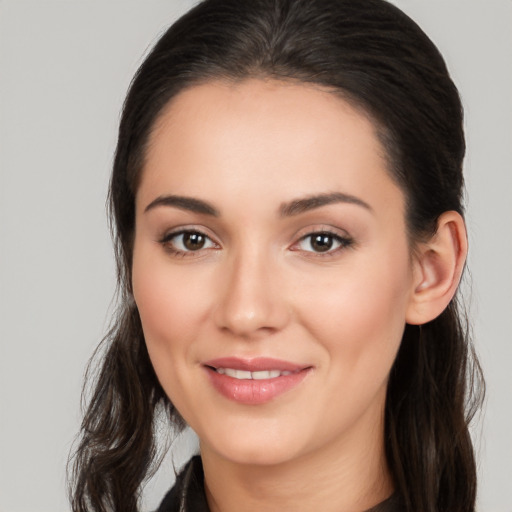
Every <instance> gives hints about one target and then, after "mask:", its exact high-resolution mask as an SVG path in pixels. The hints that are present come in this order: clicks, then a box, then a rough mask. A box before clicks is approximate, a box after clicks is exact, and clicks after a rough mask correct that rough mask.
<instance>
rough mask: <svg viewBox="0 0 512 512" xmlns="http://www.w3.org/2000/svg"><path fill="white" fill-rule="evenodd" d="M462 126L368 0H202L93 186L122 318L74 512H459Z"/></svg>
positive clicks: (419, 44) (153, 57)
mask: <svg viewBox="0 0 512 512" xmlns="http://www.w3.org/2000/svg"><path fill="white" fill-rule="evenodd" d="M463 156H464V136H463V131H462V108H461V105H460V101H459V98H458V94H457V90H456V88H455V86H454V84H453V83H452V81H451V79H450V77H449V75H448V72H447V70H446V67H445V64H444V62H443V59H442V57H441V56H440V54H439V53H438V51H437V49H436V48H435V46H434V45H433V44H432V43H431V41H430V40H429V39H428V38H427V37H426V36H425V34H424V33H423V32H422V31H421V30H420V29H419V28H418V27H417V26H416V25H415V24H414V22H412V21H411V20H410V19H409V18H407V17H406V16H405V15H404V14H403V13H401V12H400V11H399V10H398V9H397V8H395V7H393V6H392V5H390V4H388V3H387V2H384V1H382V0H360V1H354V0H350V1H348V0H257V1H251V2H239V1H238V0H206V1H204V2H202V3H200V4H199V5H198V6H197V7H195V8H194V9H192V10H191V11H190V12H189V13H188V14H186V15H185V16H184V17H183V18H181V19H180V20H179V21H178V22H176V23H175V24H174V25H173V26H172V27H171V28H170V29H169V30H168V31H167V32H166V33H165V34H164V36H163V37H162V38H161V39H160V41H159V42H158V43H157V44H156V46H155V47H154V49H153V50H152V51H151V53H150V54H149V55H148V57H147V58H146V60H145V62H144V63H143V64H142V66H141V68H140V69H139V71H138V73H137V75H136V77H135V79H134V81H133V83H132V85H131V87H130V91H129V93H128V96H127V99H126V102H125V106H124V112H123V117H122V119H121V125H120V131H119V139H118V146H117V151H116V158H115V162H114V169H113V174H112V179H111V188H110V207H111V216H112V220H113V227H114V233H115V240H116V248H117V260H118V270H119V276H118V277H119V286H120V290H121V303H120V310H119V314H118V317H117V319H116V322H115V324H114V327H113V329H112V331H111V333H110V335H109V336H108V347H107V348H106V352H105V354H104V355H103V356H102V357H103V360H102V363H101V364H102V366H101V371H100V372H99V375H98V378H97V382H96V388H95V391H94V394H93V396H92V399H91V401H90V404H89V407H88V410H87V413H86V416H85V419H84V423H83V429H82V440H81V444H80V446H79V448H78V451H77V454H76V457H75V466H74V468H75V473H74V477H75V480H74V489H73V510H75V511H85V510H120V511H121V510H122V511H131V510H136V509H137V498H138V496H139V492H140V486H141V483H142V481H143V480H144V478H145V477H146V476H147V475H148V474H149V472H150V470H151V467H152V464H153V463H154V459H155V438H154V432H155V423H156V420H157V418H158V415H159V414H160V413H163V414H165V415H166V416H167V417H168V419H169V420H170V424H171V426H175V427H178V428H181V427H182V426H183V425H184V424H185V423H186V424H189V425H190V426H191V427H192V428H193V429H194V430H195V432H196V433H197V434H198V437H199V440H200V447H201V454H200V458H195V459H193V460H192V461H191V463H190V464H189V465H188V466H187V467H186V468H185V469H184V470H183V472H182V474H181V475H180V476H179V477H178V481H177V484H176V485H175V487H174V489H173V490H172V491H171V492H170V493H169V494H168V495H167V496H166V498H165V499H164V501H163V502H162V505H161V507H160V510H161V511H164V510H211V511H222V512H227V511H231V510H234V509H237V510H239V509H240V508H241V509H243V510H245V511H252V510H293V511H301V510H304V511H305V510H313V509H314V508H318V509H321V510H326V511H331V510H332V511H363V510H370V509H372V510H382V511H384V510H389V511H408V512H413V511H415V512H417V511H432V512H433V511H450V512H452V511H461V512H462V511H473V510H474V506H475V494H476V477H475V461H474V456H473V449H472V445H471V440H470V437H469V433H468V423H469V421H470V419H471V416H472V414H473V412H474V410H475V408H476V407H477V406H478V403H479V400H478V396H479V395H478V393H476V394H474V391H475V390H476V391H478V389H479V387H478V386H479V382H480V374H479V370H478V365H477V364H475V363H474V359H473V357H472V349H471V345H470V343H469V340H468V339H467V335H466V332H465V329H464V320H463V317H462V316H461V314H460V313H459V312H458V309H457V302H456V299H455V298H454V297H455V293H456V290H457V287H458V284H459V281H460V278H461V274H462V271H463V268H464V262H465V257H466V252H467V241H466V232H465V226H464V220H463V216H462V215H463V206H462V203H461V196H462V185H463V179H462V160H463Z"/></svg>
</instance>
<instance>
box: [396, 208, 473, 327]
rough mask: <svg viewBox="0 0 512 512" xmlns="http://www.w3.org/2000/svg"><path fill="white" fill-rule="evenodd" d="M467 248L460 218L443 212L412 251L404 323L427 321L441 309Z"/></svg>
mask: <svg viewBox="0 0 512 512" xmlns="http://www.w3.org/2000/svg"><path fill="white" fill-rule="evenodd" d="M467 251H468V241H467V234H466V226H465V224H464V219H463V218H462V216H461V215H460V214H459V213H457V212H455V211H448V212H444V213H443V214H442V215H441V216H440V217H439V219H438V221H437V230H436V233H435V234H434V235H433V236H432V238H431V239H430V240H428V241H426V242H420V243H419V244H418V246H417V248H416V250H415V254H414V256H413V257H414V262H413V265H414V269H413V290H412V294H411V298H410V301H409V305H408V308H407V315H406V322H407V323H409V324H415V325H421V324H424V323H427V322H429V321H430V320H433V319H434V318H436V317H438V316H439V315H440V314H441V313H442V312H443V311H444V310H445V308H446V307H447V306H448V304H449V303H450V301H451V300H452V298H453V296H454V295H455V292H456V291H457V287H458V285H459V281H460V278H461V275H462V271H463V269H464V263H465V261H466V254H467Z"/></svg>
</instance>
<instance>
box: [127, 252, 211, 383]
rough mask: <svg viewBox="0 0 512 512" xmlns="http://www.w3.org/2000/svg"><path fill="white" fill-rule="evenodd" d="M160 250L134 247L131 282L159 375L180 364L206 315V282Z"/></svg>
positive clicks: (152, 358) (150, 351) (146, 338)
mask: <svg viewBox="0 0 512 512" xmlns="http://www.w3.org/2000/svg"><path fill="white" fill-rule="evenodd" d="M155 252H157V251H154V249H153V251H151V250H148V251H145V250H144V248H143V247H142V248H140V249H138V248H137V246H136V249H135V251H134V259H133V270H132V284H133V294H134V298H135V302H136V304H137V308H138V311H139V314H140V318H141V322H142V328H143V331H144V337H145V340H146V345H147V347H148V352H149V355H150V358H151V361H152V363H153V366H154V367H155V371H156V372H157V374H158V375H159V376H160V375H161V373H162V372H165V373H167V371H166V370H168V369H169V367H171V366H174V367H176V368H179V361H180V360H182V358H183V357H188V347H189V346H190V344H191V341H192V340H193V339H195V338H197V336H198V332H199V331H200V329H201V328H202V326H203V324H204V318H205V317H206V316H207V309H208V305H207V300H206V294H205V285H204V284H205V283H204V280H203V279H201V276H200V275H197V273H196V274H195V275H194V278H191V277H192V276H190V275H189V274H187V273H186V272H184V271H183V270H182V269H180V267H179V266H171V265H169V262H168V261H166V257H165V255H163V256H162V255H159V254H158V252H157V254H156V255H155Z"/></svg>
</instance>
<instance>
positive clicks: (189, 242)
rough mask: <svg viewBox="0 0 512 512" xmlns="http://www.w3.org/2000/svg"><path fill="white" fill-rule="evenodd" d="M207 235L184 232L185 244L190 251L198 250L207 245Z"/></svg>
mask: <svg viewBox="0 0 512 512" xmlns="http://www.w3.org/2000/svg"><path fill="white" fill-rule="evenodd" d="M205 243H206V237H205V236H204V235H203V234H201V233H197V232H187V233H183V245H184V246H185V248H186V249H188V250H189V251H197V250H199V249H202V248H203V247H204V246H205Z"/></svg>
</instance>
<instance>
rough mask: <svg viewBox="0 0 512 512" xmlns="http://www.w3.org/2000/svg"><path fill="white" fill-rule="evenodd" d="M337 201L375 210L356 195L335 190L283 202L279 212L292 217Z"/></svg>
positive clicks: (282, 215) (283, 215)
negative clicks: (329, 192)
mask: <svg viewBox="0 0 512 512" xmlns="http://www.w3.org/2000/svg"><path fill="white" fill-rule="evenodd" d="M335 203H349V204H355V205H357V206H361V207H363V208H365V209H366V210H369V211H370V212H372V211H373V208H372V207H371V206H370V205H369V204H368V203H366V202H365V201H363V200H362V199H359V198H358V197H356V196H352V195H350V194H342V193H341V192H333V193H331V194H319V195H314V196H308V197H304V198H301V199H294V200H292V201H289V202H287V203H283V204H282V205H281V206H280V207H279V214H280V215H281V217H291V216H293V215H299V214H300V213H304V212H307V211H309V210H314V209H315V208H320V207H321V206H326V205H329V204H335Z"/></svg>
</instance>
